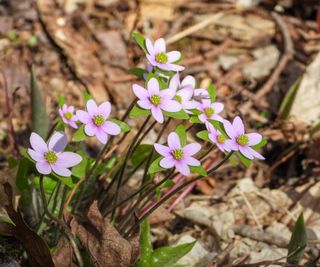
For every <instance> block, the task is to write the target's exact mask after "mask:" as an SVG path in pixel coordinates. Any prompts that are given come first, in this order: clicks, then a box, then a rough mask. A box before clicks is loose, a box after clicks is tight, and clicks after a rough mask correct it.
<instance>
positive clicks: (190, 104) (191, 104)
mask: <svg viewBox="0 0 320 267" xmlns="http://www.w3.org/2000/svg"><path fill="white" fill-rule="evenodd" d="M198 105H199V103H198V102H197V101H194V100H192V101H188V100H184V101H183V102H182V108H183V109H186V110H188V109H196V108H197V107H198Z"/></svg>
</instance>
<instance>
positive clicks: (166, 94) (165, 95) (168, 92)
mask: <svg viewBox="0 0 320 267" xmlns="http://www.w3.org/2000/svg"><path fill="white" fill-rule="evenodd" d="M175 94H176V91H175V90H172V89H164V90H161V91H160V92H159V95H160V96H161V98H162V99H172V98H173V97H174V96H175Z"/></svg>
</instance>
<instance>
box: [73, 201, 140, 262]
mask: <svg viewBox="0 0 320 267" xmlns="http://www.w3.org/2000/svg"><path fill="white" fill-rule="evenodd" d="M71 229H72V231H73V232H74V233H75V234H76V235H77V236H78V237H79V239H80V241H81V243H82V245H83V246H84V247H85V249H86V251H87V253H88V254H89V255H90V259H91V262H92V264H93V265H94V266H96V265H97V266H109V267H129V266H132V264H133V263H134V262H135V260H136V259H137V257H138V255H139V241H138V239H139V237H138V235H136V236H135V237H134V238H132V239H130V240H126V239H124V238H123V237H122V236H121V235H120V234H119V233H118V231H117V230H116V229H115V228H114V227H113V226H112V225H111V223H110V222H109V218H107V217H105V218H103V217H102V215H101V213H100V211H99V209H98V206H97V202H96V201H95V202H94V203H93V204H92V205H91V207H90V209H89V212H88V221H86V222H82V223H80V222H78V221H77V220H76V219H73V220H72V221H71ZM95 264H96V265H95Z"/></svg>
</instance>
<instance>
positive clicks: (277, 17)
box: [254, 12, 294, 105]
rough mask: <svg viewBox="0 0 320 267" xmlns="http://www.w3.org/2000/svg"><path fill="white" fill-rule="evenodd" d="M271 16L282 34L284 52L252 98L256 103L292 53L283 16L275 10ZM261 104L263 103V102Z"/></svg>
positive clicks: (270, 85) (273, 82)
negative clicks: (267, 78)
mask: <svg viewBox="0 0 320 267" xmlns="http://www.w3.org/2000/svg"><path fill="white" fill-rule="evenodd" d="M271 16H272V18H273V19H274V20H275V22H276V23H277V25H278V26H279V28H280V30H281V33H282V35H283V38H284V54H283V56H282V57H281V59H280V61H279V64H278V66H277V67H276V68H275V69H274V70H273V72H272V74H271V76H270V78H269V80H268V81H267V82H266V83H265V84H264V85H263V86H262V88H261V89H260V90H259V91H258V92H257V94H256V95H255V96H254V100H255V101H257V103H261V102H262V101H261V98H262V97H263V96H265V95H266V94H267V93H269V92H270V91H271V89H272V88H273V85H274V84H275V83H276V81H277V80H278V79H279V77H280V75H281V73H282V71H283V70H284V69H285V67H286V66H287V64H288V62H289V61H290V60H291V59H292V57H293V54H294V47H293V42H292V39H291V36H290V33H289V30H288V26H287V24H286V22H285V21H284V20H283V18H282V17H281V16H280V15H278V14H277V13H275V12H271ZM261 104H262V105H265V103H263V102H262V103H261Z"/></svg>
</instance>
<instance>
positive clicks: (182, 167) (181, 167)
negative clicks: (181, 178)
mask: <svg viewBox="0 0 320 267" xmlns="http://www.w3.org/2000/svg"><path fill="white" fill-rule="evenodd" d="M175 166H176V169H177V170H178V172H180V173H181V174H183V175H185V176H188V175H190V168H189V166H188V165H187V164H186V163H185V162H183V161H176V162H175Z"/></svg>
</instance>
